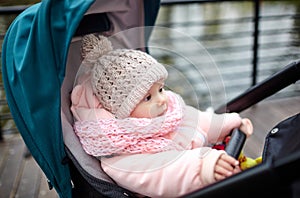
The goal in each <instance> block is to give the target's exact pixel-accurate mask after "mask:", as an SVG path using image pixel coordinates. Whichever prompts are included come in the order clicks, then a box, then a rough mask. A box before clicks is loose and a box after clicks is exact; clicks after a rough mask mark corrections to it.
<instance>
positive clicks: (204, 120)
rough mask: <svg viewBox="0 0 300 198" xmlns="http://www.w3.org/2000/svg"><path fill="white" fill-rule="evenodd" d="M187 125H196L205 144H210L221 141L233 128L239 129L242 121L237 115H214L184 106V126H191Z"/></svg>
mask: <svg viewBox="0 0 300 198" xmlns="http://www.w3.org/2000/svg"><path fill="white" fill-rule="evenodd" d="M188 123H198V124H197V126H196V127H197V129H196V130H197V132H198V133H201V134H202V135H203V136H204V137H205V141H206V142H205V143H206V144H207V143H208V144H211V143H217V142H220V141H223V140H224V138H225V137H226V136H227V135H228V134H229V133H230V132H231V131H232V130H233V129H234V128H239V127H240V125H241V123H242V119H241V117H240V116H239V114H237V113H224V114H215V113H212V112H206V111H199V110H197V109H195V108H194V107H191V106H186V107H185V118H184V124H185V125H189V126H192V124H188ZM201 141H202V140H201ZM200 146H201V145H200ZM202 146H203V145H202Z"/></svg>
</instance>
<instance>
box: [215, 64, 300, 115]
mask: <svg viewBox="0 0 300 198" xmlns="http://www.w3.org/2000/svg"><path fill="white" fill-rule="evenodd" d="M299 79H300V60H295V61H293V62H291V63H289V64H288V65H287V66H285V67H284V68H283V69H282V70H280V71H278V72H277V73H275V74H273V75H272V76H270V77H269V78H267V79H265V80H264V81H262V82H260V83H258V84H257V85H254V86H253V87H251V88H249V89H248V90H246V91H245V92H244V93H242V94H240V95H239V96H237V97H236V98H234V99H232V100H231V101H229V102H228V103H227V104H225V105H222V106H220V107H219V108H218V109H216V111H215V112H216V113H224V112H241V111H243V110H245V109H247V108H248V107H250V106H252V105H254V104H256V103H258V102H260V101H261V100H263V99H265V98H267V97H269V96H271V95H272V94H274V93H276V92H277V91H280V90H281V89H283V88H285V87H287V86H289V85H291V84H293V83H295V82H296V81H297V80H299Z"/></svg>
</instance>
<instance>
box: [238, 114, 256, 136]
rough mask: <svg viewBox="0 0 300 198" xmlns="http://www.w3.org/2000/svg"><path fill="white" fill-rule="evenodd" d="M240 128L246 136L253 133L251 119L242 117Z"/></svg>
mask: <svg viewBox="0 0 300 198" xmlns="http://www.w3.org/2000/svg"><path fill="white" fill-rule="evenodd" d="M240 130H241V131H242V132H244V133H245V134H246V136H247V137H249V136H251V135H252V133H253V125H252V122H251V120H249V119H248V118H243V119H242V124H241V126H240Z"/></svg>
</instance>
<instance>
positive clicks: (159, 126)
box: [74, 91, 184, 157]
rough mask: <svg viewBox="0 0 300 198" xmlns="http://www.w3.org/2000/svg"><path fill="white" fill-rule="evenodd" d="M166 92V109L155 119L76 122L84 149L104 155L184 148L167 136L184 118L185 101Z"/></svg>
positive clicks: (109, 119)
mask: <svg viewBox="0 0 300 198" xmlns="http://www.w3.org/2000/svg"><path fill="white" fill-rule="evenodd" d="M167 95H168V98H169V105H168V110H167V112H166V113H165V115H163V116H159V117H156V118H153V119H149V118H125V119H115V118H108V119H99V120H97V121H77V122H75V124H74V130H75V133H76V135H77V136H78V137H79V140H80V142H81V144H82V146H83V149H84V150H85V152H86V153H88V154H89V155H92V156H95V157H101V156H111V155H121V154H134V153H157V152H162V151H168V150H183V147H181V146H180V145H178V144H177V143H175V142H174V141H172V140H171V139H170V138H168V135H170V133H172V132H174V131H175V130H176V128H177V127H178V125H179V124H180V122H181V121H182V117H183V115H182V114H183V105H184V102H183V100H182V99H181V97H180V96H178V95H177V94H174V93H173V92H170V91H167ZM169 137H170V136H169Z"/></svg>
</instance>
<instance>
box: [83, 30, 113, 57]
mask: <svg viewBox="0 0 300 198" xmlns="http://www.w3.org/2000/svg"><path fill="white" fill-rule="evenodd" d="M112 50H113V47H112V44H111V42H110V41H109V40H108V38H107V37H105V36H102V35H98V36H96V35H94V34H87V35H85V36H84V37H83V38H82V45H81V56H82V58H83V59H86V60H87V61H92V60H95V59H97V58H99V57H101V56H102V55H104V54H107V53H108V52H109V51H112Z"/></svg>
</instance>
